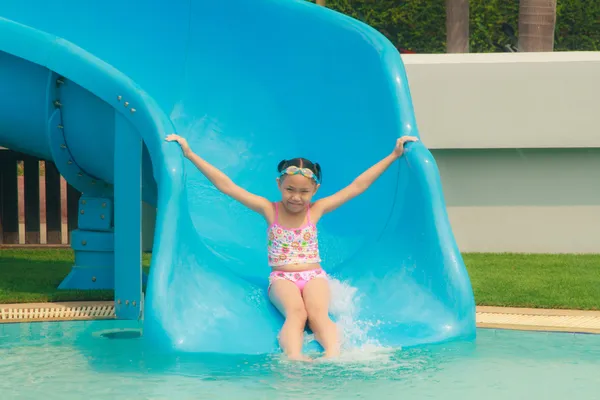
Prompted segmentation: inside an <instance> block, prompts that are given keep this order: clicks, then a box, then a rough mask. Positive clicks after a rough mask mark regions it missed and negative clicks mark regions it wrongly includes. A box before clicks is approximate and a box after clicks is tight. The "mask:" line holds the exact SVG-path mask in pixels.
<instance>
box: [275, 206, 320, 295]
mask: <svg viewBox="0 0 600 400" xmlns="http://www.w3.org/2000/svg"><path fill="white" fill-rule="evenodd" d="M278 219H279V203H275V222H273V224H271V225H270V226H269V228H268V230H267V235H268V237H267V239H268V242H267V251H268V257H269V266H271V267H279V266H283V265H291V264H318V263H320V262H321V257H320V255H319V239H318V232H317V227H316V226H315V225H314V224H313V223H311V221H310V213H309V212H308V211H307V213H306V221H307V222H306V224H305V225H303V226H301V227H299V228H293V229H288V228H284V227H282V226H281V225H279V222H278ZM317 277H323V278H326V277H327V274H326V273H325V271H323V269H321V268H316V269H313V270H309V271H297V272H283V271H273V272H271V274H270V275H269V288H270V287H271V284H272V283H273V282H274V281H275V280H277V279H287V280H289V281H291V282H293V283H295V284H296V286H297V287H298V289H300V291H302V290H303V289H304V285H306V283H307V282H308V281H310V280H311V279H313V278H317Z"/></svg>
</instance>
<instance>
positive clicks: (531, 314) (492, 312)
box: [0, 301, 600, 334]
mask: <svg viewBox="0 0 600 400" xmlns="http://www.w3.org/2000/svg"><path fill="white" fill-rule="evenodd" d="M115 318H116V317H115V307H114V302H112V301H77V302H55V303H22V304H0V324H1V323H16V322H38V321H78V320H103V319H104V320H106V319H115ZM476 321H477V327H478V328H494V329H511V330H533V331H556V332H576V333H595V334H600V311H582V310H557V309H541V308H516V307H488V306H479V307H477V314H476Z"/></svg>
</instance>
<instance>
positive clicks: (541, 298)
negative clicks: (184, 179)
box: [0, 249, 600, 310]
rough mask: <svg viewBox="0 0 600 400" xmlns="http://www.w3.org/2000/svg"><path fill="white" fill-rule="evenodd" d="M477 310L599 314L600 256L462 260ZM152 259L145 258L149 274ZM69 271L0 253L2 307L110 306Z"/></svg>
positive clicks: (55, 260)
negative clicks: (68, 285) (71, 280)
mask: <svg viewBox="0 0 600 400" xmlns="http://www.w3.org/2000/svg"><path fill="white" fill-rule="evenodd" d="M463 257H464V260H465V264H466V265H467V270H468V272H469V276H470V278H471V283H472V285H473V291H474V293H475V300H476V302H477V304H478V305H489V306H511V307H535V308H568V309H582V310H600V255H572V254H569V255H554V254H489V253H484V254H475V253H467V254H463ZM149 264H150V256H149V255H148V254H145V255H144V262H143V265H144V267H145V269H146V270H147V268H148V266H149ZM71 265H73V252H72V251H71V250H62V249H49V250H39V249H25V250H23V249H14V250H13V249H3V250H0V303H24V302H46V301H51V302H56V301H77V300H112V299H113V292H112V291H108V290H102V291H62V290H58V289H56V287H57V286H58V284H59V283H60V282H61V281H62V280H63V278H64V277H65V276H66V275H67V274H68V273H69V271H70V269H71Z"/></svg>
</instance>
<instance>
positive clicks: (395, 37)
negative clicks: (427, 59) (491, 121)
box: [307, 0, 600, 53]
mask: <svg viewBox="0 0 600 400" xmlns="http://www.w3.org/2000/svg"><path fill="white" fill-rule="evenodd" d="M307 1H313V2H314V0H307ZM327 7H329V8H331V9H333V10H336V11H339V12H341V13H344V14H346V15H349V16H351V17H353V18H356V19H358V20H361V21H363V22H365V23H367V24H369V25H371V26H372V27H373V28H375V29H377V30H378V31H379V32H381V33H382V34H383V35H385V36H386V37H387V38H388V39H389V40H390V41H391V42H392V43H394V45H395V46H396V47H398V48H401V49H409V50H414V51H416V52H418V53H443V52H445V50H446V11H445V0H327ZM556 14H557V21H556V35H555V50H556V51H574V50H579V51H590V50H591V51H594V50H599V49H600V1H591V0H558V4H557V10H556ZM518 17H519V0H471V1H470V31H471V38H470V46H471V52H473V53H484V52H485V53H487V52H494V51H502V50H500V49H499V48H498V47H497V46H496V45H494V43H497V44H499V45H501V46H502V45H506V44H509V43H511V41H510V38H509V37H508V36H507V35H506V34H505V33H504V32H503V31H502V24H503V23H507V24H509V25H511V26H512V27H513V29H514V30H515V32H516V34H517V35H518ZM513 44H515V43H513Z"/></svg>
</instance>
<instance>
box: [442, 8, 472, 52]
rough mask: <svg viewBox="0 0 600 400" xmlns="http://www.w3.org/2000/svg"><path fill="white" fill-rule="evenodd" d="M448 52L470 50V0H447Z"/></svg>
mask: <svg viewBox="0 0 600 400" xmlns="http://www.w3.org/2000/svg"><path fill="white" fill-rule="evenodd" d="M446 52H448V53H468V52H469V0H446Z"/></svg>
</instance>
